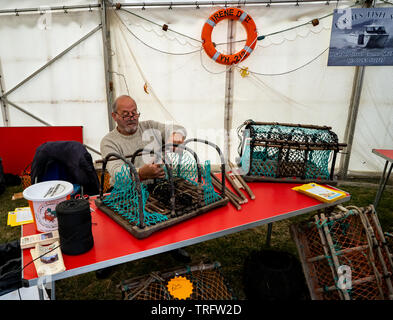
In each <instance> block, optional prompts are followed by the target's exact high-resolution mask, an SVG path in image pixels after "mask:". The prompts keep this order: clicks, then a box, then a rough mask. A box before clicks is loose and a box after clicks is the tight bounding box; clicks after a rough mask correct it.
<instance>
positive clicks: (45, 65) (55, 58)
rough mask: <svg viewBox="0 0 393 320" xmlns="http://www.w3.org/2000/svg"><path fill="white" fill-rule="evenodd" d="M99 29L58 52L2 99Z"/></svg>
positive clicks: (96, 28)
mask: <svg viewBox="0 0 393 320" xmlns="http://www.w3.org/2000/svg"><path fill="white" fill-rule="evenodd" d="M99 29H101V24H100V25H98V26H97V27H95V28H94V29H93V30H91V31H90V32H89V33H87V34H86V35H85V36H83V37H82V38H80V39H79V40H78V41H76V42H74V43H73V44H72V45H71V46H69V47H68V48H67V49H65V50H64V51H62V52H60V53H59V54H58V55H57V56H56V57H54V58H53V59H51V60H50V61H48V62H47V63H45V64H44V65H43V66H42V67H41V68H39V69H38V70H36V71H34V72H33V73H32V74H31V75H29V76H28V77H27V78H25V79H24V80H22V81H21V82H19V83H18V84H17V85H16V86H15V87H13V88H12V89H10V90H8V91H7V92H6V93H4V94H3V95H2V97H5V96H7V95H9V94H10V93H12V92H14V91H15V90H16V89H18V88H19V87H21V86H22V85H24V84H25V83H26V82H28V81H29V80H30V79H32V78H34V77H35V76H36V75H37V74H39V73H40V72H41V71H42V70H44V69H45V68H46V67H48V66H50V65H51V64H52V63H53V62H55V61H56V60H58V59H60V58H61V57H62V56H64V55H65V54H66V53H67V52H69V51H71V50H72V49H73V48H75V47H76V46H77V45H78V44H80V43H81V42H82V41H84V40H86V39H87V38H89V37H90V36H91V35H92V34H94V33H95V32H96V31H98V30H99Z"/></svg>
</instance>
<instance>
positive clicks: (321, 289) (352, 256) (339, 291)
mask: <svg viewBox="0 0 393 320" xmlns="http://www.w3.org/2000/svg"><path fill="white" fill-rule="evenodd" d="M290 231H291V235H292V238H293V239H294V241H295V243H296V246H297V249H298V252H299V257H300V260H301V263H302V267H303V271H304V275H305V277H306V281H307V285H308V288H309V291H310V295H311V298H312V299H314V300H392V299H393V286H392V281H393V276H392V275H393V263H392V255H391V253H390V251H389V247H388V245H387V242H386V239H385V236H384V234H383V232H382V229H381V226H380V223H379V220H378V217H377V214H376V212H375V210H374V207H373V206H372V205H370V206H368V207H364V208H358V207H355V206H348V207H345V208H344V207H342V206H336V208H335V210H334V211H333V212H332V213H330V214H329V215H327V216H325V215H324V214H320V215H315V216H314V218H313V219H312V220H310V221H308V222H303V223H299V224H293V225H291V227H290Z"/></svg>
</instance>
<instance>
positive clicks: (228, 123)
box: [224, 19, 235, 160]
mask: <svg viewBox="0 0 393 320" xmlns="http://www.w3.org/2000/svg"><path fill="white" fill-rule="evenodd" d="M234 38H235V25H234V20H231V19H230V20H228V44H227V51H228V52H229V54H232V52H233V39H234ZM233 80H234V74H233V65H230V66H227V68H226V73H225V109H224V117H225V120H224V121H225V122H224V134H225V137H224V139H225V140H224V144H225V153H224V154H225V156H226V158H227V160H230V152H231V144H232V141H231V129H232V116H233Z"/></svg>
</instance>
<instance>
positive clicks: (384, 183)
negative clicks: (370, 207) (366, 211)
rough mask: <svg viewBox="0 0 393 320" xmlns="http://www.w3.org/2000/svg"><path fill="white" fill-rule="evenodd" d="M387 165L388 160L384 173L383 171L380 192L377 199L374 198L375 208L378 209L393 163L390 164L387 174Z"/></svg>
mask: <svg viewBox="0 0 393 320" xmlns="http://www.w3.org/2000/svg"><path fill="white" fill-rule="evenodd" d="M387 166H388V161H386V163H385V168H384V169H383V173H382V177H381V182H380V185H379V189H378V193H377V196H376V197H375V200H374V208H375V209H377V207H378V204H379V201H380V200H381V196H382V193H383V191H384V190H385V187H386V184H387V182H388V181H389V176H390V174H391V172H392V168H393V163H391V164H390V168H389V170H388V173H387V175H386V176H385V173H386V169H387Z"/></svg>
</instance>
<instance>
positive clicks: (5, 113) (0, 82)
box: [0, 60, 10, 127]
mask: <svg viewBox="0 0 393 320" xmlns="http://www.w3.org/2000/svg"><path fill="white" fill-rule="evenodd" d="M3 93H4V80H3V71H2V68H1V60H0V94H3ZM0 100H1V105H2V108H1V112H2V114H3V123H4V126H5V127H9V126H10V120H9V112H8V106H7V103H6V102H5V101H4V100H3V99H0Z"/></svg>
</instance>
